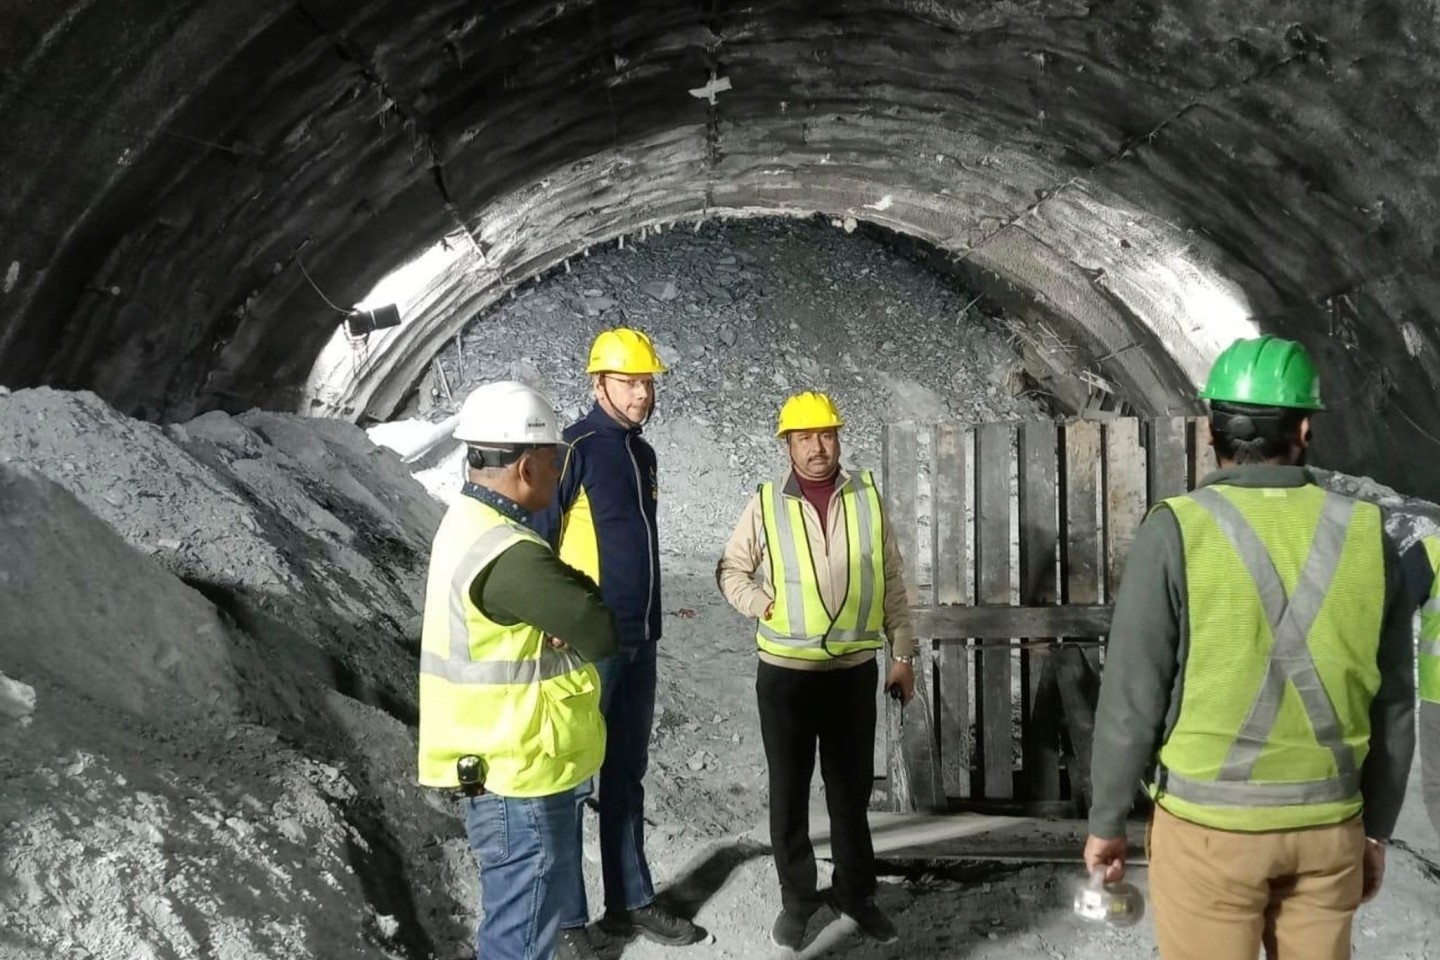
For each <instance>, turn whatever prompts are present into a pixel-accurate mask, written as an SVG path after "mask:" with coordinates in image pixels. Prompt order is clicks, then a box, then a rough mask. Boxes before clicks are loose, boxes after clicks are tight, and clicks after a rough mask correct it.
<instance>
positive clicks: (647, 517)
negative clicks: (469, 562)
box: [537, 327, 706, 945]
mask: <svg viewBox="0 0 1440 960" xmlns="http://www.w3.org/2000/svg"><path fill="white" fill-rule="evenodd" d="M586 372H587V373H589V374H590V375H591V378H592V383H593V387H594V391H595V406H594V407H593V408H592V409H591V411H590V413H589V414H587V415H586V416H585V417H584V418H583V419H581V420H580V421H578V422H576V423H574V424H571V425H570V426H569V427H568V428H566V430H565V434H564V438H565V441H566V442H567V443H568V444H570V452H569V454H568V455H567V457H566V460H565V464H564V467H563V469H562V473H561V476H560V493H559V496H558V497H556V498H555V502H554V504H552V506H551V507H550V509H549V510H548V511H547V512H546V513H545V514H543V515H541V516H540V517H538V518H537V528H538V530H539V532H540V535H541V536H543V537H546V538H547V539H549V540H550V542H551V543H553V544H555V546H556V549H557V551H558V552H559V554H560V559H561V560H563V561H565V562H566V563H568V564H570V565H571V566H572V567H575V568H576V569H578V570H580V571H581V572H582V573H585V574H586V575H588V576H589V577H590V578H591V579H592V580H594V581H595V582H596V583H597V584H598V585H599V586H600V592H601V595H602V596H603V597H604V599H605V604H606V606H608V607H609V608H610V609H611V610H612V611H614V614H615V621H616V625H617V626H618V627H619V632H620V651H619V652H618V653H617V654H615V655H614V656H612V657H610V658H608V659H606V660H603V661H601V662H600V663H599V664H597V666H598V667H599V669H600V678H601V685H602V686H601V690H602V701H601V709H602V710H603V711H604V714H605V723H606V727H607V733H608V741H607V747H606V751H605V763H604V765H603V766H602V767H601V769H600V784H599V794H600V797H599V807H600V860H601V870H602V874H603V876H604V881H605V915H604V917H603V918H602V919H601V920H600V924H599V925H600V929H601V930H603V931H605V932H606V933H608V934H610V935H612V936H631V935H634V934H636V933H639V934H643V935H644V936H646V937H648V938H649V939H651V940H654V941H657V942H659V943H666V944H672V945H683V944H689V943H695V942H697V941H699V940H701V939H703V938H704V937H705V935H706V934H705V931H704V930H702V929H701V928H700V927H698V926H696V925H695V924H694V923H692V922H691V921H690V920H688V919H686V918H684V917H680V916H677V915H675V914H673V913H671V912H670V911H668V910H666V909H665V908H664V907H663V906H662V905H661V904H659V903H656V902H655V885H654V883H653V882H652V881H651V879H650V867H649V865H648V864H647V863H646V860H645V788H644V785H643V783H642V781H643V780H644V777H645V770H646V767H647V766H648V764H649V761H650V731H651V727H652V725H653V724H654V720H655V679H656V677H655V667H656V664H655V645H656V643H657V642H658V641H659V639H660V621H661V618H660V547H659V539H658V535H657V529H656V522H655V516H656V510H655V508H656V502H657V499H658V496H659V492H658V486H657V484H656V476H655V471H656V461H655V450H654V449H653V448H652V447H651V446H650V444H648V443H646V442H645V440H644V438H643V437H642V436H641V435H640V431H641V427H642V426H643V425H644V424H645V422H646V421H647V420H648V419H649V418H650V413H651V411H652V410H654V407H655V375H656V374H659V373H664V372H665V365H664V364H663V363H661V362H660V358H659V356H658V355H657V354H656V353H655V347H654V345H653V344H651V342H650V338H649V337H647V336H646V335H645V334H643V333H641V332H640V331H638V330H630V329H627V328H624V327H620V328H617V329H614V330H606V331H605V332H603V333H601V334H600V335H599V336H598V337H596V339H595V343H594V345H593V346H592V347H591V349H590V362H589V364H588V366H587V367H586ZM560 639H562V640H563V639H564V638H563V637H562V638H560ZM587 918H588V909H587V905H586V902H585V889H584V885H583V883H581V884H580V885H579V886H578V888H577V889H575V890H574V891H573V893H572V895H571V897H570V898H569V906H568V908H567V909H566V911H565V912H564V913H563V914H562V916H561V926H562V927H564V928H566V929H573V928H576V927H582V926H584V925H585V922H586V920H587Z"/></svg>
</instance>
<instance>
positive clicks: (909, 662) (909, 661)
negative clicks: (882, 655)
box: [890, 653, 915, 669]
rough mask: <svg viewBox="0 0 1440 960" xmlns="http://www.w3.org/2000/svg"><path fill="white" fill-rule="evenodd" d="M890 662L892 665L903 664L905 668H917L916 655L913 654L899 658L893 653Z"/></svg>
mask: <svg viewBox="0 0 1440 960" xmlns="http://www.w3.org/2000/svg"><path fill="white" fill-rule="evenodd" d="M890 662H891V663H903V664H905V666H907V667H911V668H912V669H913V668H914V666H915V654H913V653H912V654H910V655H909V656H906V657H901V656H897V655H896V654H893V653H892V654H891V655H890Z"/></svg>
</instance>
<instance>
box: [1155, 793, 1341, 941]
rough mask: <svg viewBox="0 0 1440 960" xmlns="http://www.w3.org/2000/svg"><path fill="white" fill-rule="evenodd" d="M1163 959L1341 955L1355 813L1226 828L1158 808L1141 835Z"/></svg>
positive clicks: (1156, 931) (1157, 937)
mask: <svg viewBox="0 0 1440 960" xmlns="http://www.w3.org/2000/svg"><path fill="white" fill-rule="evenodd" d="M1146 847H1147V848H1148V853H1149V857H1150V900H1151V903H1152V904H1153V905H1154V908H1155V935H1156V939H1157V940H1158V941H1159V945H1160V956H1161V958H1162V960H1255V958H1256V956H1257V955H1258V954H1259V953H1260V949H1261V947H1262V946H1263V947H1264V950H1265V956H1266V957H1267V958H1268V960H1349V957H1350V924H1351V921H1352V919H1353V918H1354V915H1355V908H1356V907H1358V906H1359V905H1360V892H1361V885H1362V882H1363V879H1364V868H1363V866H1362V859H1363V857H1364V854H1365V830H1364V827H1363V826H1362V825H1361V823H1360V818H1359V817H1355V818H1353V819H1351V820H1347V821H1346V822H1345V823H1340V824H1335V825H1333V826H1327V827H1312V828H1310V829H1306V830H1286V831H1282V832H1277V833H1234V832H1231V831H1228V830H1214V829H1211V828H1210V827H1202V826H1200V825H1199V824H1195V823H1191V822H1189V821H1188V820H1181V819H1180V818H1179V817H1176V816H1174V815H1173V814H1170V813H1167V812H1165V811H1164V810H1162V809H1160V808H1159V807H1156V808H1155V813H1154V815H1153V816H1152V817H1151V820H1150V829H1149V832H1148V835H1147V837H1146Z"/></svg>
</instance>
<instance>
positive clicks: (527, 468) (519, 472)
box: [515, 450, 535, 487]
mask: <svg viewBox="0 0 1440 960" xmlns="http://www.w3.org/2000/svg"><path fill="white" fill-rule="evenodd" d="M515 479H517V480H519V481H520V483H521V485H522V486H526V487H533V486H535V460H534V457H533V455H532V453H531V451H528V450H527V451H526V452H525V453H522V454H520V459H518V460H516V461H515Z"/></svg>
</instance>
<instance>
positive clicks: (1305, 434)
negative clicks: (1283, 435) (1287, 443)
mask: <svg viewBox="0 0 1440 960" xmlns="http://www.w3.org/2000/svg"><path fill="white" fill-rule="evenodd" d="M1310 437H1311V433H1310V418H1309V417H1306V418H1305V419H1303V420H1301V421H1300V448H1301V449H1302V450H1303V449H1304V448H1306V447H1308V446H1310Z"/></svg>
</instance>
